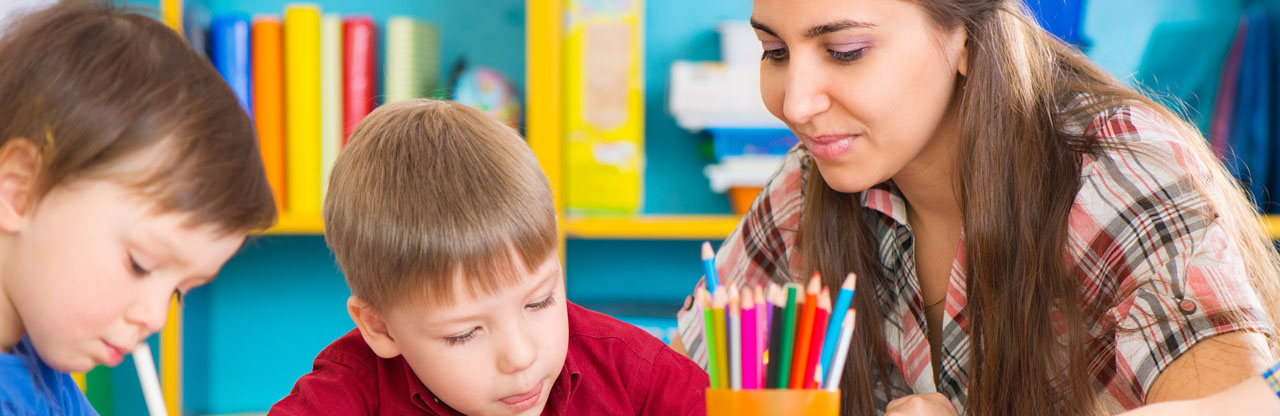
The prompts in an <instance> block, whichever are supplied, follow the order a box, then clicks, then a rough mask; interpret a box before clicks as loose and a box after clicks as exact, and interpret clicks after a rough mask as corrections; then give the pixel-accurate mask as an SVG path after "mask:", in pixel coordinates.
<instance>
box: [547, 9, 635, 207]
mask: <svg viewBox="0 0 1280 416" xmlns="http://www.w3.org/2000/svg"><path fill="white" fill-rule="evenodd" d="M566 4H567V5H568V7H567V9H566V13H565V15H566V23H567V25H566V30H565V33H566V39H565V60H564V62H565V66H564V69H565V84H564V85H565V96H564V101H565V111H564V117H565V119H564V126H565V153H564V154H565V163H564V169H565V191H564V198H565V205H566V207H567V209H568V210H569V211H571V212H576V213H614V214H617V213H623V214H626V213H635V212H637V211H639V210H640V204H641V201H640V197H641V189H642V188H641V180H642V178H643V177H644V175H643V172H644V85H643V78H644V77H643V75H644V73H643V70H644V65H643V51H644V47H643V43H642V39H643V36H642V32H641V31H642V28H643V27H644V22H643V19H642V15H643V12H644V3H643V2H642V1H641V0H634V1H625V2H614V1H606V2H595V1H586V0H570V1H569V2H568V3H566Z"/></svg>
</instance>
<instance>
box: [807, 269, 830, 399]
mask: <svg viewBox="0 0 1280 416" xmlns="http://www.w3.org/2000/svg"><path fill="white" fill-rule="evenodd" d="M830 315H831V291H830V290H828V289H827V288H825V287H824V288H822V293H821V294H819V295H818V313H817V314H816V315H814V317H813V340H811V341H810V343H809V363H808V364H805V368H804V388H806V389H816V388H818V377H821V375H820V374H816V373H817V371H816V370H815V369H816V368H817V367H818V358H821V357H822V354H819V352H820V351H822V346H823V345H824V344H826V339H827V318H828V317H829V316H830ZM833 342H834V341H833Z"/></svg>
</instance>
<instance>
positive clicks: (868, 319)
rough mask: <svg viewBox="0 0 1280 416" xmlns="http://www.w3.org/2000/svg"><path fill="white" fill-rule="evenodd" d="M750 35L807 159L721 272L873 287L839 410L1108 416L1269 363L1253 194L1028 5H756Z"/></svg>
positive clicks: (762, 207)
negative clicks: (853, 277) (851, 278)
mask: <svg viewBox="0 0 1280 416" xmlns="http://www.w3.org/2000/svg"><path fill="white" fill-rule="evenodd" d="M752 23H753V25H754V26H755V28H756V32H757V34H758V35H759V37H760V40H761V42H762V44H763V45H764V49H765V52H764V56H763V59H762V61H761V64H760V77H761V91H762V96H763V97H764V101H765V104H766V106H767V107H768V108H769V110H770V112H772V113H773V114H774V115H775V116H777V117H778V118H779V119H781V120H783V121H784V122H786V123H787V125H788V126H789V127H790V128H791V129H792V131H793V132H795V133H796V135H797V136H798V137H799V138H800V139H801V144H800V145H799V146H798V147H797V148H796V149H794V150H792V152H790V153H789V154H788V156H787V158H786V161H785V162H784V164H783V166H782V167H781V168H779V171H778V172H776V173H775V175H774V177H773V178H772V179H771V181H770V183H769V184H768V185H767V186H766V187H765V189H764V191H763V192H762V193H761V195H760V196H759V197H758V198H757V200H756V202H755V204H754V205H753V207H752V209H751V211H750V212H749V213H748V214H747V215H746V216H745V217H744V218H743V220H742V223H741V224H739V226H738V229H737V230H736V231H735V232H734V233H733V234H732V235H731V236H730V237H729V239H728V240H726V241H725V243H724V245H723V246H722V247H721V249H720V252H719V253H718V256H719V257H718V268H719V270H720V273H721V275H722V276H723V277H724V279H723V280H728V278H738V279H740V280H741V281H744V282H745V283H748V284H756V283H762V282H766V281H770V280H771V281H774V282H786V281H798V280H799V279H798V278H799V277H801V276H808V275H809V273H811V272H812V271H818V272H821V273H822V275H823V277H824V279H826V281H825V282H824V283H825V284H826V285H828V286H832V287H835V286H837V285H838V284H839V282H838V280H839V279H841V278H843V276H845V275H846V273H849V272H853V273H856V274H858V276H859V281H860V283H859V287H860V288H863V287H865V288H867V289H866V290H859V291H858V292H857V297H856V299H855V301H854V305H855V306H856V307H857V308H858V309H859V310H861V311H863V312H864V313H860V314H858V322H857V328H858V331H857V334H858V335H857V336H856V337H855V339H854V342H853V347H852V351H851V353H850V359H849V363H848V364H847V367H846V369H845V371H844V378H843V380H842V382H841V386H842V391H843V405H842V408H843V409H845V410H844V411H845V412H846V414H856V415H863V414H872V413H873V412H886V411H887V413H889V414H956V413H962V414H963V413H968V414H975V415H1048V414H1103V413H1111V412H1117V411H1120V410H1124V409H1132V408H1135V407H1138V406H1141V405H1143V404H1145V403H1152V402H1159V401H1168V400H1177V399H1186V398H1193V397H1199V396H1204V395H1207V394H1210V393H1213V392H1216V391H1219V390H1223V389H1225V388H1227V387H1228V386H1231V385H1234V384H1236V383H1238V382H1240V381H1241V380H1243V379H1245V378H1246V377H1249V376H1251V375H1254V374H1258V373H1259V372H1261V371H1262V369H1264V368H1265V367H1266V366H1267V365H1269V364H1271V363H1272V362H1274V360H1273V358H1274V356H1273V354H1272V351H1273V350H1274V348H1275V346H1276V337H1275V334H1276V332H1275V325H1274V322H1276V317H1277V315H1276V314H1277V307H1276V305H1277V301H1280V298H1278V297H1277V292H1278V291H1277V274H1278V270H1280V268H1278V266H1277V264H1278V263H1277V259H1276V255H1275V253H1274V251H1273V250H1272V249H1271V247H1270V244H1271V243H1270V241H1269V240H1268V239H1267V237H1266V236H1265V235H1263V233H1262V230H1261V229H1260V227H1259V226H1258V222H1257V215H1256V213H1255V212H1254V211H1253V208H1252V206H1251V205H1250V204H1249V202H1248V201H1247V200H1246V198H1245V197H1244V194H1243V193H1242V191H1241V190H1240V188H1239V187H1238V186H1237V185H1236V184H1235V182H1234V181H1233V180H1232V179H1231V178H1230V177H1229V175H1228V174H1227V173H1226V171H1225V169H1224V168H1223V166H1222V165H1221V164H1220V163H1219V162H1218V161H1217V160H1216V159H1215V158H1214V157H1213V156H1212V154H1211V153H1210V152H1209V151H1208V149H1207V146H1206V145H1205V143H1204V140H1203V139H1202V138H1201V137H1200V136H1199V135H1198V133H1197V132H1196V131H1195V130H1194V129H1193V128H1192V127H1191V126H1190V125H1189V124H1188V123H1186V122H1185V121H1183V120H1181V119H1180V118H1179V117H1177V116H1176V115H1174V114H1173V113H1171V112H1170V111H1169V110H1167V109H1164V108H1163V107H1161V106H1159V105H1157V104H1155V103H1153V102H1152V101H1151V100H1150V99H1147V98H1145V97H1144V96H1142V95H1141V94H1139V93H1137V92H1135V91H1133V90H1131V89H1129V88H1126V87H1125V86H1123V85H1122V84H1121V83H1120V82H1118V81H1117V80H1116V79H1115V78H1113V77H1111V76H1110V75H1108V74H1107V73H1106V72H1105V71H1103V70H1101V69H1100V68H1099V67H1098V66H1096V65H1095V64H1093V63H1092V62H1090V61H1089V60H1088V59H1087V58H1085V57H1084V56H1083V55H1082V54H1080V53H1079V52H1078V51H1077V50H1075V49H1072V48H1071V47H1069V46H1067V45H1065V44H1063V43H1062V42H1060V41H1058V40H1057V39H1056V38H1053V37H1052V35H1049V34H1048V33H1047V32H1045V31H1043V30H1042V29H1040V28H1039V27H1038V26H1036V25H1035V24H1034V23H1033V21H1032V20H1030V19H1029V18H1028V17H1026V15H1025V12H1024V10H1023V6H1022V4H1021V2H1019V1H1016V0H915V1H905V0H811V1H805V2H795V1H791V0H755V3H754V11H753V16H752ZM861 282H867V284H866V286H863V283H861ZM866 311H876V312H879V313H866ZM693 312H697V311H693ZM698 316H699V314H698V313H690V311H682V312H681V314H680V318H681V319H680V323H681V333H682V338H683V339H685V340H687V343H686V345H685V347H687V349H688V350H689V351H690V352H691V355H692V356H693V357H694V358H695V359H696V360H698V361H700V362H705V361H706V358H705V352H704V347H703V345H702V342H701V337H702V329H701V323H700V320H699V319H695V318H696V317H698Z"/></svg>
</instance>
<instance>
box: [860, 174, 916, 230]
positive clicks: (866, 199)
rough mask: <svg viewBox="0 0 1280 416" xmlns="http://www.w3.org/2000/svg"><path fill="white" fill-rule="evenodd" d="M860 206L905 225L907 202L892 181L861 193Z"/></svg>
mask: <svg viewBox="0 0 1280 416" xmlns="http://www.w3.org/2000/svg"><path fill="white" fill-rule="evenodd" d="M862 206H863V207H866V208H868V209H872V210H875V211H877V212H879V213H881V214H884V215H885V216H886V217H889V218H892V219H893V221H894V222H897V223H898V224H899V225H907V200H906V198H903V196H902V191H901V190H899V189H898V186H897V185H895V184H894V183H893V181H892V180H888V181H884V182H881V183H880V184H878V185H876V186H873V187H871V188H869V189H867V190H866V191H864V192H862Z"/></svg>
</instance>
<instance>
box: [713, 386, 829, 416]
mask: <svg viewBox="0 0 1280 416" xmlns="http://www.w3.org/2000/svg"><path fill="white" fill-rule="evenodd" d="M839 414H840V392H836V391H826V390H783V389H768V390H737V391H735V390H728V389H707V416H731V415H732V416H766V415H788V416H791V415H796V416H838V415H839Z"/></svg>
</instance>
